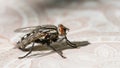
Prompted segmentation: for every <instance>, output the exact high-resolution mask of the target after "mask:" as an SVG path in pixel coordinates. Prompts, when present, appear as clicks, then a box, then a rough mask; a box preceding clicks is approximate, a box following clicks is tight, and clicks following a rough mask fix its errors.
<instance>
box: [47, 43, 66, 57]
mask: <svg viewBox="0 0 120 68" xmlns="http://www.w3.org/2000/svg"><path fill="white" fill-rule="evenodd" d="M47 46H48V47H50V48H51V49H53V50H54V51H55V52H57V53H58V54H59V55H60V56H61V57H62V58H64V59H65V58H66V57H65V56H63V53H62V51H57V50H56V49H55V48H54V47H53V46H51V45H50V44H47Z"/></svg>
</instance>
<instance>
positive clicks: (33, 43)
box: [18, 43, 34, 59]
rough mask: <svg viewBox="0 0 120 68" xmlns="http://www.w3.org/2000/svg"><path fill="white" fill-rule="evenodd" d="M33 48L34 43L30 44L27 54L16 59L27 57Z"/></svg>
mask: <svg viewBox="0 0 120 68" xmlns="http://www.w3.org/2000/svg"><path fill="white" fill-rule="evenodd" d="M33 47H34V43H33V44H32V47H31V48H30V50H29V52H28V53H27V54H26V55H24V56H22V57H18V58H19V59H22V58H25V57H26V56H28V55H29V54H30V53H31V52H32V50H33Z"/></svg>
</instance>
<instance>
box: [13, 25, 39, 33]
mask: <svg viewBox="0 0 120 68" xmlns="http://www.w3.org/2000/svg"><path fill="white" fill-rule="evenodd" d="M37 27H39V26H31V27H24V28H18V29H16V30H15V31H14V32H31V31H33V30H34V29H36V28H37Z"/></svg>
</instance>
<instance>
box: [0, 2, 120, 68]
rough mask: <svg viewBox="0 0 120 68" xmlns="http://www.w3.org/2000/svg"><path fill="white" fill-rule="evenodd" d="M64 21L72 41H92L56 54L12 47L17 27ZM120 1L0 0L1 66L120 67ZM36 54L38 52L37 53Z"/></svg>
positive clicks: (16, 34) (19, 36) (9, 67)
mask: <svg viewBox="0 0 120 68" xmlns="http://www.w3.org/2000/svg"><path fill="white" fill-rule="evenodd" d="M45 24H52V25H58V24H63V25H65V26H66V27H68V28H69V29H70V31H69V32H68V35H67V36H68V38H69V40H71V41H89V42H90V43H91V44H90V45H88V46H85V47H82V48H77V49H66V50H64V51H63V53H64V55H65V56H66V57H67V59H62V58H61V57H60V56H59V55H58V54H57V53H52V54H48V55H45V56H41V54H46V53H48V52H50V51H49V50H47V51H34V52H33V53H32V54H30V55H32V56H30V57H28V58H25V59H22V60H20V59H18V57H20V56H23V55H24V54H26V52H22V51H20V50H18V49H16V48H14V47H15V44H16V42H17V41H18V40H19V39H20V38H21V37H22V36H23V35H24V33H20V34H19V33H15V32H14V30H15V29H17V28H22V27H28V26H38V25H45ZM119 35H120V0H19V1H18V0H10V1H8V0H0V68H48V67H49V68H120V49H119V47H120V42H119V41H120V36H119ZM37 54H38V55H37Z"/></svg>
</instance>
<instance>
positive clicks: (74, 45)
mask: <svg viewBox="0 0 120 68" xmlns="http://www.w3.org/2000/svg"><path fill="white" fill-rule="evenodd" d="M65 39H66V43H67V44H68V45H69V46H71V47H73V48H77V45H76V44H74V43H72V42H70V41H69V40H68V39H67V37H66V36H65Z"/></svg>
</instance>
